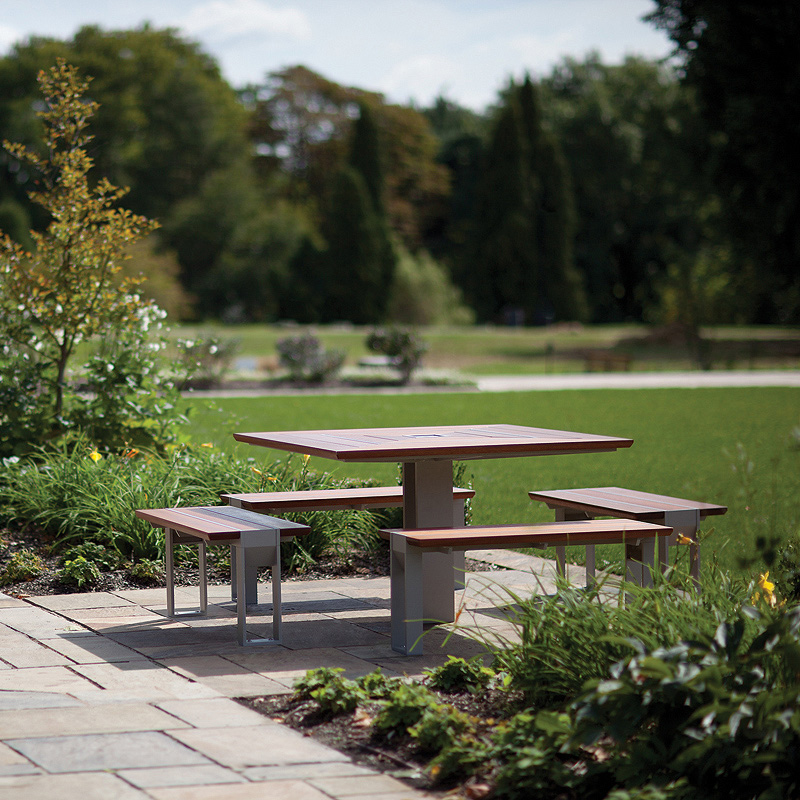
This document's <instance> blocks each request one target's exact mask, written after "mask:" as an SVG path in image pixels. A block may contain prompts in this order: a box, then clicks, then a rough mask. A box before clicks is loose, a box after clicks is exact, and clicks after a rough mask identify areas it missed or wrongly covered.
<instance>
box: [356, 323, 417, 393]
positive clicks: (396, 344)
mask: <svg viewBox="0 0 800 800" xmlns="http://www.w3.org/2000/svg"><path fill="white" fill-rule="evenodd" d="M367 347H368V348H369V349H370V350H372V352H373V353H382V354H383V355H385V356H388V357H389V358H390V359H391V360H392V364H393V365H394V366H396V367H397V369H398V370H399V371H400V378H401V382H402V383H408V382H409V381H410V380H411V374H412V373H413V372H414V370H415V369H417V367H418V366H419V365H420V363H421V362H422V356H423V355H424V354H425V351H426V350H427V349H428V346H427V345H426V344H425V342H423V341H422V339H420V338H419V336H417V334H415V333H414V332H412V331H409V330H406V329H404V328H376V329H375V330H373V331H372V332H371V333H370V334H369V336H367Z"/></svg>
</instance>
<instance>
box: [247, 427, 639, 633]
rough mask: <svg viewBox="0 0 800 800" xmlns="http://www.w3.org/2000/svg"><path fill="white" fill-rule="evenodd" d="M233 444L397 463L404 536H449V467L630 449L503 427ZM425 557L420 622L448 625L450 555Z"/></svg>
mask: <svg viewBox="0 0 800 800" xmlns="http://www.w3.org/2000/svg"><path fill="white" fill-rule="evenodd" d="M234 438H235V439H236V440H237V441H239V442H245V443H247V444H252V445H256V446H260V447H269V448H274V449H278V450H283V451H288V452H293V453H302V454H304V455H310V456H320V457H322V458H329V459H332V460H334V461H339V462H342V463H350V462H353V463H356V462H360V463H369V462H374V463H381V462H400V463H401V464H402V472H403V527H404V529H422V528H453V461H465V460H476V459H487V458H527V457H531V456H544V455H564V454H567V453H574V454H579V453H607V452H613V451H615V450H617V449H619V448H625V447H630V446H631V445H632V444H633V440H632V439H627V438H622V437H617V436H602V435H598V434H591V433H577V432H574V431H561V430H550V429H547V428H535V427H528V426H524V425H506V424H485V425H437V426H419V427H402V428H356V429H339V430H305V431H257V432H245V433H235V434H234ZM424 555H425V558H424V561H423V598H422V607H423V613H424V616H425V618H427V619H435V620H438V621H441V622H452V621H453V619H454V617H455V595H454V591H453V553H452V552H447V551H445V552H426V553H425V554H424Z"/></svg>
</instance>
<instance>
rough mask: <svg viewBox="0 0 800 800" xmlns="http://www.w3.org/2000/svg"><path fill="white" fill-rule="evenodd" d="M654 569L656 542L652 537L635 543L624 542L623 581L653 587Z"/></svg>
mask: <svg viewBox="0 0 800 800" xmlns="http://www.w3.org/2000/svg"><path fill="white" fill-rule="evenodd" d="M655 568H656V542H655V538H654V537H648V538H646V539H640V540H638V541H637V542H636V543H634V542H625V580H629V581H632V582H633V583H635V584H637V585H639V586H646V587H652V586H653V570H655Z"/></svg>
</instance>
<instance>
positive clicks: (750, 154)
mask: <svg viewBox="0 0 800 800" xmlns="http://www.w3.org/2000/svg"><path fill="white" fill-rule="evenodd" d="M648 19H649V20H650V21H651V22H653V23H655V25H656V26H657V27H659V28H661V29H662V30H663V31H664V32H666V34H667V35H668V36H669V37H670V38H671V39H672V41H673V42H674V43H675V46H676V53H677V55H678V56H679V61H680V63H681V73H682V76H681V79H682V82H683V83H684V84H685V85H686V86H688V87H691V88H692V89H694V90H695V91H696V94H697V98H698V106H699V116H700V117H701V119H702V121H703V123H704V125H705V126H706V128H707V131H708V135H707V136H706V138H705V141H702V142H701V143H700V144H701V145H703V146H701V147H700V148H698V149H697V152H696V159H695V161H696V163H697V165H698V168H700V169H709V168H710V171H711V175H712V179H713V181H714V185H715V187H716V190H717V192H718V194H719V197H720V199H721V201H722V204H723V207H724V213H723V215H722V219H721V221H722V223H723V225H724V226H725V227H724V231H725V234H726V236H727V237H728V239H729V241H731V242H732V244H733V247H732V255H734V257H735V258H736V260H737V262H738V263H737V264H736V268H735V271H736V272H741V271H744V270H747V271H748V272H750V273H751V279H752V281H753V282H752V286H751V292H752V294H751V296H750V297H749V298H748V300H749V302H748V307H749V310H750V312H751V313H752V314H753V315H754V318H755V319H757V320H764V321H770V322H773V321H775V320H776V319H777V320H783V321H787V322H788V321H794V322H797V321H798V319H800V283H799V282H798V277H797V269H796V264H797V261H798V255H800V241H798V237H797V230H798V227H800V202H799V201H800V195H798V186H797V181H796V180H795V179H794V176H795V175H796V174H797V173H798V171H799V170H800V162H798V155H797V148H796V147H795V146H794V142H795V140H796V138H797V125H796V121H795V118H794V114H793V113H792V111H791V109H792V108H793V107H795V106H796V105H797V101H798V98H800V83H798V76H800V72H799V71H798V65H797V60H796V59H795V58H794V51H795V43H796V42H797V40H798V37H800V15H798V13H797V7H796V5H795V4H794V3H793V2H791V0H779V1H778V2H773V3H771V4H770V6H769V9H768V10H767V11H766V12H765V9H764V6H763V5H762V4H760V3H757V2H752V1H748V0H740V2H736V3H722V4H718V3H715V2H710V1H709V0H658V2H657V3H656V9H655V11H653V12H652V13H651V14H650V15H649V16H648ZM752 265H757V267H756V268H755V269H753V266H752Z"/></svg>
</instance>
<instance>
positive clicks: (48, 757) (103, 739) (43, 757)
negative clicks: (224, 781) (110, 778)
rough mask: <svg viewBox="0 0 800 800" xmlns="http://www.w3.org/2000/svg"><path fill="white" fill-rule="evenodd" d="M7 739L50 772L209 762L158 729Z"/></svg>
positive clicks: (207, 763)
mask: <svg viewBox="0 0 800 800" xmlns="http://www.w3.org/2000/svg"><path fill="white" fill-rule="evenodd" d="M178 733H184V732H183V731H178ZM6 743H7V744H8V746H9V747H12V748H13V749H14V750H16V751H17V752H19V753H22V755H24V756H25V757H26V758H27V759H29V760H30V761H32V762H33V763H34V764H37V765H38V766H40V767H42V768H44V769H46V770H47V771H48V772H49V773H51V774H52V773H60V772H102V771H105V770H117V769H129V768H133V767H168V766H192V765H195V764H205V765H209V764H211V762H210V761H209V760H208V759H207V758H205V757H204V756H203V755H202V754H201V753H199V752H197V750H195V749H192V748H191V747H186V746H184V745H183V744H181V743H180V742H179V741H176V740H175V739H174V738H172V737H170V736H167V735H166V734H164V733H160V732H157V731H142V732H134V733H103V734H85V735H78V736H42V737H38V738H24V739H9V740H8V741H7V742H6Z"/></svg>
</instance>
